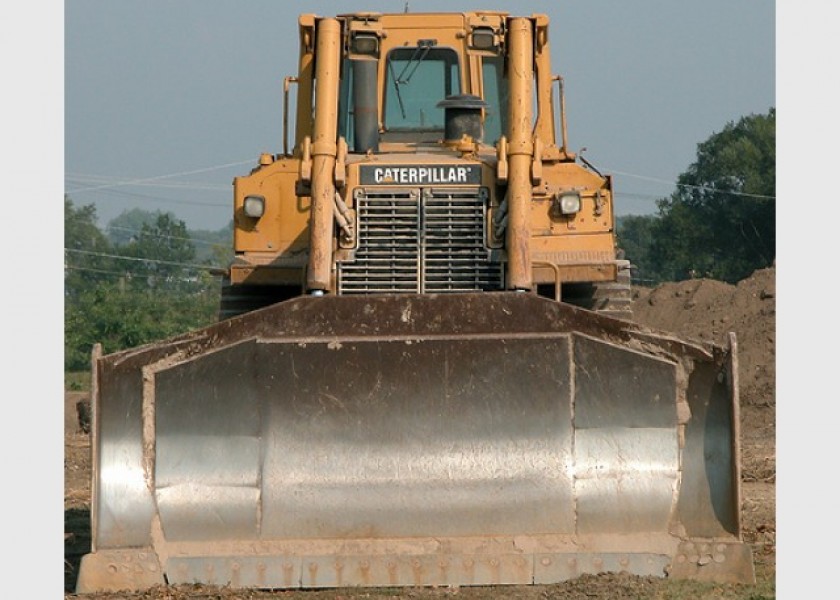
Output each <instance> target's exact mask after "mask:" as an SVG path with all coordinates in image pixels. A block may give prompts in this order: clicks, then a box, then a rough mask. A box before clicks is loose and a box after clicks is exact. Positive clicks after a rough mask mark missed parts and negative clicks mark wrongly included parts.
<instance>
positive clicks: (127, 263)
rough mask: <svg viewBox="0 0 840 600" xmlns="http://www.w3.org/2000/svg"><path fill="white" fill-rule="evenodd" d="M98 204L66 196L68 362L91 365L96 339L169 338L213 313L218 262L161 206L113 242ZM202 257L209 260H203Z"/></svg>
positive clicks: (128, 342)
mask: <svg viewBox="0 0 840 600" xmlns="http://www.w3.org/2000/svg"><path fill="white" fill-rule="evenodd" d="M95 223H96V212H95V210H94V208H93V207H92V206H87V207H83V208H79V209H77V208H75V207H74V206H73V203H72V201H70V200H69V199H65V244H66V245H67V251H66V256H67V258H66V263H67V268H66V271H65V272H66V275H65V303H64V327H65V331H64V357H65V369H66V370H86V369H88V368H89V365H90V352H91V349H92V348H93V346H94V344H96V343H100V344H102V350H103V352H105V353H110V352H116V351H119V350H124V349H126V348H132V347H135V346H139V345H142V344H147V343H150V342H153V341H156V340H160V339H164V338H168V337H170V336H173V335H177V334H180V333H184V332H186V331H189V330H192V329H196V328H199V327H202V326H205V325H208V324H210V323H212V322H213V321H215V319H216V314H217V309H218V299H219V286H220V282H219V280H218V278H217V277H214V276H212V275H210V274H209V267H210V266H211V265H212V266H219V263H211V262H204V263H203V264H202V263H199V262H198V261H197V259H196V251H195V246H194V244H193V242H192V240H191V238H190V235H189V232H188V231H187V229H186V225H185V224H184V222H183V221H178V220H176V219H174V217H172V216H171V215H169V214H164V213H158V214H157V215H156V216H155V219H154V221H153V222H144V223H142V224H141V225H140V228H139V231H138V233H137V234H136V235H134V236H133V237H132V238H131V239H129V240H128V241H127V242H126V243H125V244H124V245H119V244H118V245H115V246H112V245H111V244H110V242H109V241H108V239H107V237H106V236H105V235H104V234H103V233H102V232H101V231H99V230H98V228H97V227H96V225H95ZM204 265H207V267H206V268H205V267H204Z"/></svg>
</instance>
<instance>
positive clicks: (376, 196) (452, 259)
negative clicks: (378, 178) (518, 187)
mask: <svg viewBox="0 0 840 600" xmlns="http://www.w3.org/2000/svg"><path fill="white" fill-rule="evenodd" d="M354 198H355V203H356V217H357V223H356V231H357V232H358V248H357V249H356V251H355V255H354V258H353V259H352V260H348V261H343V262H339V263H338V293H339V294H354V293H356V294H367V293H375V292H390V293H393V292H405V293H438V292H466V291H475V290H492V289H500V288H501V286H502V267H501V264H500V263H499V262H491V260H490V251H489V250H488V249H487V248H486V246H485V244H484V240H485V237H486V236H485V223H486V210H487V193H486V190H484V189H482V188H422V189H421V188H412V189H379V188H360V189H358V190H357V191H356V194H355V196H354Z"/></svg>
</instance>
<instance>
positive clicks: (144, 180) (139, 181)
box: [73, 159, 254, 194]
mask: <svg viewBox="0 0 840 600" xmlns="http://www.w3.org/2000/svg"><path fill="white" fill-rule="evenodd" d="M247 164H254V160H253V159H251V160H242V161H237V162H232V163H227V164H224V165H216V166H213V167H204V168H202V169H194V170H192V171H181V172H179V173H168V174H166V175H156V176H154V177H144V178H142V179H131V180H128V181H123V182H119V183H106V184H103V185H97V186H92V187H88V188H81V189H76V190H73V192H74V193H76V194H78V193H79V192H92V191H94V190H101V189H106V188H113V187H120V186H124V185H140V184H145V183H149V182H151V181H158V180H161V179H168V178H170V177H182V176H184V175H195V174H196V173H206V172H207V171H215V170H218V169H227V168H229V167H238V166H242V165H247Z"/></svg>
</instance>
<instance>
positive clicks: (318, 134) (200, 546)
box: [77, 11, 755, 592]
mask: <svg viewBox="0 0 840 600" xmlns="http://www.w3.org/2000/svg"><path fill="white" fill-rule="evenodd" d="M298 29H299V37H300V56H299V65H298V67H299V68H298V73H297V75H296V76H294V77H288V78H286V80H285V88H284V103H283V123H284V126H283V141H282V146H283V151H282V153H279V152H278V153H276V154H271V153H265V154H262V155H261V156H260V157H259V159H258V161H257V164H256V165H255V166H254V168H253V170H251V172H250V173H249V174H247V175H244V176H242V177H237V178H235V180H234V182H233V187H234V190H233V196H234V223H235V231H234V246H235V258H234V260H233V262H232V263H231V264H230V266H229V268H228V269H227V270H226V272H225V274H224V282H223V286H222V293H221V300H220V309H219V311H220V319H219V321H218V322H217V323H214V324H213V325H211V326H208V327H206V328H204V329H201V330H198V331H193V332H190V333H187V334H184V335H180V336H178V337H175V338H172V339H168V340H165V341H162V342H159V343H154V344H149V345H146V346H142V347H139V348H133V349H129V350H125V351H122V352H118V353H114V354H110V355H102V353H101V351H100V349H99V347H97V348H95V349H94V353H93V361H92V363H93V383H92V385H93V393H92V396H93V419H92V420H93V423H92V455H93V460H92V463H93V479H92V500H91V529H92V548H91V552H90V553H89V554H87V555H86V556H84V557H83V560H82V564H81V569H80V574H79V578H78V582H77V590H78V591H79V592H94V591H100V590H120V589H144V588H148V587H151V586H154V585H160V584H181V583H205V584H218V585H227V586H232V587H234V588H249V587H250V588H268V589H288V588H325V587H326V588H329V587H345V586H468V585H502V584H537V583H550V582H558V581H563V580H566V579H570V578H574V577H577V576H579V575H581V574H586V573H601V572H619V571H626V572H629V573H634V574H639V575H655V576H663V577H665V576H667V577H674V578H696V579H704V580H711V581H734V582H749V581H754V578H755V575H754V566H753V559H752V554H751V551H750V548H749V546H748V545H747V544H745V543H744V541H743V539H742V535H741V522H740V518H741V517H740V515H741V510H740V504H741V499H740V493H741V491H740V490H741V488H740V471H739V452H740V446H739V435H738V380H737V377H738V370H737V343H736V340H735V338H734V336H731V337H730V340H729V343H728V344H727V345H713V344H707V343H703V342H697V341H687V340H681V339H678V338H676V337H674V336H671V335H669V334H667V333H664V332H658V331H652V330H650V329H647V328H644V327H641V326H639V325H638V324H634V323H633V322H632V319H631V316H632V315H631V314H630V307H631V302H630V295H629V283H630V279H629V264H628V262H627V261H626V260H624V259H623V257H621V256H620V252H619V251H618V250H617V248H616V237H615V228H614V214H615V213H614V194H613V188H612V180H611V178H610V177H609V176H605V175H602V174H601V173H600V172H599V171H598V170H597V169H596V168H595V167H594V166H592V165H591V164H590V163H589V162H588V161H586V160H585V159H583V158H582V157H581V156H580V155H579V153H577V154H576V153H574V152H572V151H570V150H569V148H568V146H567V141H566V125H565V122H566V119H565V109H564V102H563V81H562V79H561V78H560V77H557V76H554V75H553V74H552V71H551V66H550V58H549V57H550V52H549V38H548V19H547V18H546V17H545V16H544V15H532V16H529V17H514V16H510V15H509V14H507V13H504V12H489V11H476V12H465V13H452V14H438V13H435V14H430V13H429V14H415V13H400V14H379V13H358V14H346V15H339V16H337V17H319V16H315V15H303V16H301V17H300V18H299V21H298ZM293 89H294V90H296V92H297V93H296V101H295V102H294V110H295V115H296V118H295V124H294V131H293V143H292V144H291V147H289V138H290V137H292V136H291V135H290V134H291V133H292V131H291V130H292V127H291V125H290V124H289V113H290V110H291V105H292V97H291V96H290V91H291V90H293Z"/></svg>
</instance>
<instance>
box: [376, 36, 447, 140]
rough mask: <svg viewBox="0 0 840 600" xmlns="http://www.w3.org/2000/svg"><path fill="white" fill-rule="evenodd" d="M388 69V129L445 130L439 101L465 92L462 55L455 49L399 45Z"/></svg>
mask: <svg viewBox="0 0 840 600" xmlns="http://www.w3.org/2000/svg"><path fill="white" fill-rule="evenodd" d="M386 60H387V64H386V68H385V119H384V120H385V130H386V131H406V130H418V131H423V130H425V131H428V130H443V129H444V111H443V109H442V108H437V106H436V105H437V103H438V102H440V101H441V100H443V99H445V98H446V97H447V96H451V95H453V94H460V93H461V81H460V75H459V70H458V55H457V54H456V53H455V51H454V50H452V49H451V48H436V47H433V46H430V45H427V46H424V45H420V46H418V47H416V48H395V49H393V50H391V52H389V53H388V57H387V59H386Z"/></svg>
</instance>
